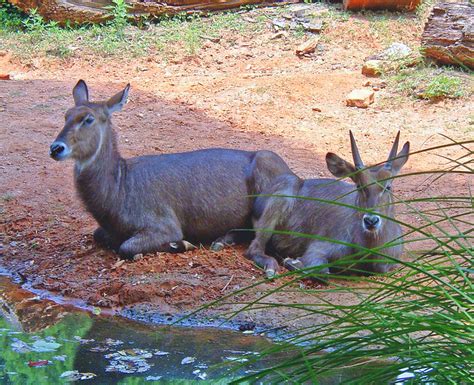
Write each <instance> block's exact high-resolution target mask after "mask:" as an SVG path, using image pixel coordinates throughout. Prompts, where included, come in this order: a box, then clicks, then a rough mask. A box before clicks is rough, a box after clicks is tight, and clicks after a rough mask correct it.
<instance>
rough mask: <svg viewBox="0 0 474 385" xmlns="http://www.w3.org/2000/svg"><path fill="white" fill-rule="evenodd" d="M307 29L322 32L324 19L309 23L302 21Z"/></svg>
mask: <svg viewBox="0 0 474 385" xmlns="http://www.w3.org/2000/svg"><path fill="white" fill-rule="evenodd" d="M301 25H302V26H303V28H304V29H305V31H308V32H312V33H320V32H321V31H322V30H323V22H322V20H313V21H311V22H309V23H301Z"/></svg>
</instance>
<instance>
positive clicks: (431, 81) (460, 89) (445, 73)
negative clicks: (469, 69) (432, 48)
mask: <svg viewBox="0 0 474 385" xmlns="http://www.w3.org/2000/svg"><path fill="white" fill-rule="evenodd" d="M389 83H391V84H392V86H393V87H394V88H395V89H396V90H397V91H398V92H401V93H402V94H405V95H409V96H415V97H417V98H420V99H428V100H437V99H444V98H449V99H457V98H462V97H466V96H469V95H470V94H472V79H471V78H470V77H469V76H467V74H465V73H464V72H460V71H455V70H453V69H451V68H435V67H426V66H424V65H421V66H418V67H413V68H405V69H402V70H400V71H399V73H397V74H395V75H393V76H391V77H389Z"/></svg>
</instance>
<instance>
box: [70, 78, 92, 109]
mask: <svg viewBox="0 0 474 385" xmlns="http://www.w3.org/2000/svg"><path fill="white" fill-rule="evenodd" d="M72 96H73V98H74V103H76V106H81V105H83V104H86V103H87V102H89V90H88V89H87V84H86V82H85V81H84V80H79V81H78V82H77V84H76V85H75V87H74V89H73V90H72Z"/></svg>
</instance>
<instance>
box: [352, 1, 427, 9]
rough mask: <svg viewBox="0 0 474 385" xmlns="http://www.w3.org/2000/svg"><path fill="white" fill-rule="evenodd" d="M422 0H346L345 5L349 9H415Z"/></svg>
mask: <svg viewBox="0 0 474 385" xmlns="http://www.w3.org/2000/svg"><path fill="white" fill-rule="evenodd" d="M418 4H420V0H344V1H343V6H344V9H345V10H347V11H360V10H362V9H389V10H394V11H414V10H415V9H416V7H417V6H418Z"/></svg>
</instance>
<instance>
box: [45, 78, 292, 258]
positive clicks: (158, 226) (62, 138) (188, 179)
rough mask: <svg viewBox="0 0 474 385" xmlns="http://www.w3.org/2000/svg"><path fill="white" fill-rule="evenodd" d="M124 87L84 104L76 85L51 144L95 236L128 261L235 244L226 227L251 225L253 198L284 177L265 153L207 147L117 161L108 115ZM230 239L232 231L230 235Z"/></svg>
mask: <svg viewBox="0 0 474 385" xmlns="http://www.w3.org/2000/svg"><path fill="white" fill-rule="evenodd" d="M129 88H130V87H129V85H127V87H125V89H124V90H123V91H121V92H119V93H117V94H116V95H114V96H112V97H111V98H110V99H109V100H107V101H105V102H97V103H94V102H90V101H89V92H88V89H87V85H86V83H85V82H84V81H82V80H80V81H79V82H78V83H77V85H76V86H75V87H74V90H73V97H74V102H75V106H74V107H72V108H71V109H69V110H68V111H67V113H66V123H65V125H64V128H63V130H62V131H61V132H60V133H59V135H58V137H57V138H56V140H55V141H54V142H53V143H52V144H51V147H50V155H51V157H52V158H53V159H55V160H65V159H68V158H72V159H74V160H75V169H74V179H75V184H76V188H77V191H78V193H79V196H80V198H81V199H82V201H83V203H84V204H85V207H86V208H87V210H88V211H89V212H90V213H91V214H92V215H93V216H94V218H95V219H96V221H97V222H98V223H99V225H100V227H99V228H98V229H97V230H96V231H95V232H94V239H95V240H96V242H98V243H99V244H101V245H103V246H108V247H111V248H114V249H115V250H117V251H118V253H119V254H120V256H122V257H124V258H132V257H133V256H135V255H137V254H144V253H148V252H154V251H175V252H178V251H184V250H186V249H188V248H189V247H191V246H192V245H191V244H190V243H189V242H187V241H184V239H186V240H189V241H200V242H207V241H212V240H215V239H216V238H219V237H221V238H220V239H219V240H218V241H217V242H216V243H215V244H214V248H216V249H218V248H220V247H222V246H223V243H225V242H231V241H233V240H234V238H235V237H233V235H232V233H230V234H228V235H227V236H225V234H226V233H228V232H229V231H230V230H232V229H236V228H249V227H250V226H251V213H252V206H253V199H252V198H250V197H249V195H252V194H259V193H262V191H263V190H264V189H266V188H268V186H269V185H270V181H271V180H273V179H274V178H275V177H276V176H277V175H280V174H282V173H287V172H290V170H289V168H288V166H287V165H286V163H285V162H284V161H283V160H282V159H281V158H280V157H279V156H278V155H276V154H275V153H273V152H269V151H256V152H249V151H239V150H228V149H218V148H216V149H207V150H200V151H192V152H186V153H178V154H167V155H148V156H140V157H135V158H130V159H124V158H122V157H121V156H120V153H119V151H118V148H117V141H116V135H115V132H114V130H113V128H112V123H111V114H112V113H113V112H116V111H119V110H121V109H122V107H123V106H124V104H125V103H126V101H127V96H128V92H129ZM234 234H235V233H234Z"/></svg>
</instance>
